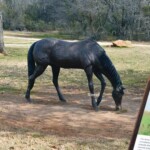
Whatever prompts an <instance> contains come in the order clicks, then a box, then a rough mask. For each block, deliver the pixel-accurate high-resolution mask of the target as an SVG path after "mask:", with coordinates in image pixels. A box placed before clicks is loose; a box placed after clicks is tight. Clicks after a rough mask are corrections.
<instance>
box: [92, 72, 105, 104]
mask: <svg viewBox="0 0 150 150" xmlns="http://www.w3.org/2000/svg"><path fill="white" fill-rule="evenodd" d="M94 74H95V76H96V77H97V78H98V79H99V80H100V82H101V91H100V94H99V97H98V99H97V106H98V105H99V104H100V102H101V100H102V96H103V93H104V90H105V86H106V82H105V79H104V78H103V76H102V74H101V73H99V72H98V71H97V70H96V71H94Z"/></svg>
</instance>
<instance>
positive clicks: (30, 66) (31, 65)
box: [27, 42, 36, 77]
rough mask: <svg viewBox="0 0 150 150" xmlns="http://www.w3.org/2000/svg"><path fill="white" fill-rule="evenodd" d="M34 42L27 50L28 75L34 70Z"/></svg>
mask: <svg viewBox="0 0 150 150" xmlns="http://www.w3.org/2000/svg"><path fill="white" fill-rule="evenodd" d="M35 44H36V42H35V43H33V44H32V45H31V47H30V48H29V51H28V56H27V63H28V77H29V76H31V75H32V74H33V72H34V70H35V61H34V58H33V49H34V46H35Z"/></svg>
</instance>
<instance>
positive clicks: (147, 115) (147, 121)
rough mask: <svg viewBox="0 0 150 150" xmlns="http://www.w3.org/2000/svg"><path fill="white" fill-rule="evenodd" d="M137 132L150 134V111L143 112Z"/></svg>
mask: <svg viewBox="0 0 150 150" xmlns="http://www.w3.org/2000/svg"><path fill="white" fill-rule="evenodd" d="M139 134H141V135H148V136H150V112H148V111H145V112H144V114H143V117H142V122H141V125H140V130H139Z"/></svg>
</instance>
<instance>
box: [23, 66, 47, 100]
mask: <svg viewBox="0 0 150 150" xmlns="http://www.w3.org/2000/svg"><path fill="white" fill-rule="evenodd" d="M46 67H47V66H42V65H37V67H36V68H35V71H34V73H33V74H32V75H31V76H30V77H29V79H28V87H27V91H26V95H25V98H26V99H27V101H28V102H31V99H30V91H31V90H32V88H33V86H34V82H35V79H36V78H37V77H38V76H40V75H41V74H42V73H43V72H44V71H45V69H46Z"/></svg>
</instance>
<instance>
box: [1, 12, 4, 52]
mask: <svg viewBox="0 0 150 150" xmlns="http://www.w3.org/2000/svg"><path fill="white" fill-rule="evenodd" d="M3 52H4V38H3V18H2V13H1V12H0V53H3Z"/></svg>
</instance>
